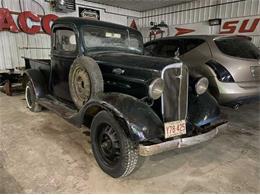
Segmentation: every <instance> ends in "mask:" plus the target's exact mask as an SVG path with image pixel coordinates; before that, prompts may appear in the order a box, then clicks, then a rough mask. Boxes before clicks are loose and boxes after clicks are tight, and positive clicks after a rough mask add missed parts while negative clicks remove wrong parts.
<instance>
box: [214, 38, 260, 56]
mask: <svg viewBox="0 0 260 195" xmlns="http://www.w3.org/2000/svg"><path fill="white" fill-rule="evenodd" d="M215 43H216V45H217V47H218V48H219V49H220V51H222V52H223V53H224V54H227V55H230V56H234V57H240V58H249V59H260V50H259V49H258V48H257V47H256V46H255V45H254V44H253V43H252V42H251V41H250V40H248V39H246V38H244V37H232V38H220V39H217V40H215Z"/></svg>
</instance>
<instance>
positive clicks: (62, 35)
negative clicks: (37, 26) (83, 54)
mask: <svg viewBox="0 0 260 195" xmlns="http://www.w3.org/2000/svg"><path fill="white" fill-rule="evenodd" d="M76 46H77V43H76V35H75V33H74V32H73V31H72V30H67V29H66V30H65V29H57V30H56V32H55V48H54V49H55V50H57V51H65V52H74V51H76V48H77V47H76Z"/></svg>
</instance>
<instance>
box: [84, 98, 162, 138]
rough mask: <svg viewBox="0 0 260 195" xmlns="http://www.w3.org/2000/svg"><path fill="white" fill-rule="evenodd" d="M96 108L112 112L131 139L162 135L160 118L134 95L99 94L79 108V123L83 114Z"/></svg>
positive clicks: (90, 112)
mask: <svg viewBox="0 0 260 195" xmlns="http://www.w3.org/2000/svg"><path fill="white" fill-rule="evenodd" d="M93 110H94V111H93ZM97 110H98V111H100V110H107V111H108V112H110V113H112V114H113V115H114V117H115V118H116V119H117V121H118V122H119V123H120V125H121V126H122V128H123V129H124V131H125V133H126V135H128V136H129V137H130V139H131V140H133V141H137V142H140V141H147V140H150V139H153V138H159V137H161V136H163V123H162V121H161V119H160V118H159V117H158V116H157V115H156V113H155V112H154V111H153V110H152V109H151V108H150V107H149V106H148V105H146V104H145V103H143V102H142V101H140V100H138V99H136V98H135V97H132V96H129V95H125V94H120V93H107V94H106V93H102V94H99V95H98V97H95V99H93V100H91V101H90V102H88V103H87V104H86V105H85V106H84V107H83V108H82V109H81V110H80V116H81V119H80V120H81V123H83V122H84V116H86V115H92V116H93V115H94V114H97V112H98V111H97Z"/></svg>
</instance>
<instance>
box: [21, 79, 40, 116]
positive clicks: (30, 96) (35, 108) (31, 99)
mask: <svg viewBox="0 0 260 195" xmlns="http://www.w3.org/2000/svg"><path fill="white" fill-rule="evenodd" d="M25 100H26V104H27V107H28V108H29V110H30V111H32V112H40V111H41V110H42V107H41V106H40V105H39V104H38V103H37V102H36V95H35V91H34V88H33V85H32V83H31V81H29V82H27V84H26V87H25Z"/></svg>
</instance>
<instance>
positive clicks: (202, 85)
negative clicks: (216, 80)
mask: <svg viewBox="0 0 260 195" xmlns="http://www.w3.org/2000/svg"><path fill="white" fill-rule="evenodd" d="M208 86H209V80H208V79H207V78H206V77H202V78H200V79H199V80H198V81H197V83H196V84H195V90H196V93H197V94H198V95H201V94H203V93H205V92H206V91H207V89H208Z"/></svg>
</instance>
